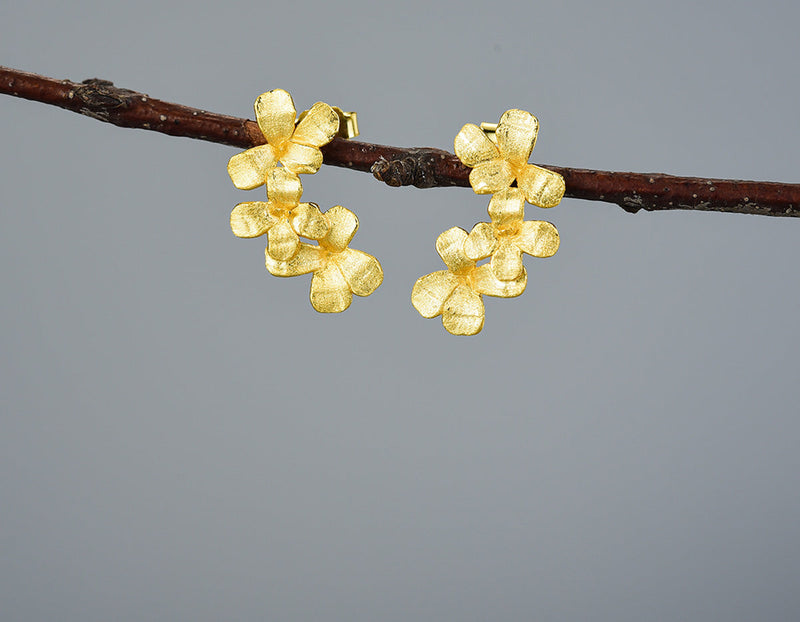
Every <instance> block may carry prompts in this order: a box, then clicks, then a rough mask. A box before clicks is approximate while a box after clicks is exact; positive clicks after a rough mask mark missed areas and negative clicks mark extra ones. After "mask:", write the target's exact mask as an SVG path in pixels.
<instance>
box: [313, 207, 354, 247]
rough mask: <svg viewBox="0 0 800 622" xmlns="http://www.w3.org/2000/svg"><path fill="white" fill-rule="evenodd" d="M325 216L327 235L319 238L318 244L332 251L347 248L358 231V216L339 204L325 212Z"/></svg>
mask: <svg viewBox="0 0 800 622" xmlns="http://www.w3.org/2000/svg"><path fill="white" fill-rule="evenodd" d="M325 217H326V218H327V219H328V224H329V225H330V229H329V230H328V235H326V236H325V237H324V238H322V240H320V244H321V245H322V246H324V247H325V248H328V249H330V250H332V251H336V252H340V251H342V250H344V249H345V248H347V245H348V244H350V240H352V239H353V236H354V235H355V234H356V231H358V218H357V217H356V215H355V214H354V213H353V212H351V211H350V210H349V209H347V208H346V207H342V206H341V205H334V206H333V207H332V208H330V209H329V210H328V211H327V212H325Z"/></svg>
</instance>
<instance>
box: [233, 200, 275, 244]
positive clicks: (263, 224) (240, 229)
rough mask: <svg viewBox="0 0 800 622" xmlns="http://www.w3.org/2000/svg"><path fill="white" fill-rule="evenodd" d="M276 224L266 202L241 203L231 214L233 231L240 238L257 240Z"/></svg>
mask: <svg viewBox="0 0 800 622" xmlns="http://www.w3.org/2000/svg"><path fill="white" fill-rule="evenodd" d="M274 224H275V219H274V218H273V217H272V216H270V214H269V212H268V211H267V203H265V202H264V201H250V202H248V203H239V205H237V206H236V207H234V208H233V211H232V212H231V230H232V231H233V234H234V235H235V236H238V237H240V238H257V237H258V236H260V235H264V234H265V233H266V232H267V230H269V228H270V227H271V226H272V225H274Z"/></svg>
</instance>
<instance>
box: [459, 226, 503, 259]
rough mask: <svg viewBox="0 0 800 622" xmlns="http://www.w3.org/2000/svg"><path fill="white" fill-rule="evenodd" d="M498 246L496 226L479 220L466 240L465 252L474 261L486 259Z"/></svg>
mask: <svg viewBox="0 0 800 622" xmlns="http://www.w3.org/2000/svg"><path fill="white" fill-rule="evenodd" d="M496 247H497V237H495V234H494V227H493V226H492V225H491V224H489V223H488V222H479V223H478V224H477V225H475V226H474V227H472V231H470V232H469V235H468V236H467V239H466V240H465V241H464V254H465V255H466V256H467V257H468V258H469V259H472V260H473V261H477V260H479V259H486V258H487V257H488V256H489V255H491V254H492V252H493V251H494V249H495V248H496Z"/></svg>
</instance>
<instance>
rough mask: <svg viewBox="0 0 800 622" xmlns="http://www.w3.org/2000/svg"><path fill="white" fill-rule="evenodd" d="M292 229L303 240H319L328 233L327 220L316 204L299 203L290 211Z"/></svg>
mask: <svg viewBox="0 0 800 622" xmlns="http://www.w3.org/2000/svg"><path fill="white" fill-rule="evenodd" d="M292 229H294V230H295V231H296V232H297V235H302V236H303V237H304V238H310V239H312V240H319V239H320V238H324V237H325V235H326V234H327V233H328V229H329V227H328V220H327V219H326V218H325V216H323V214H322V212H320V211H319V206H318V205H317V204H316V203H300V204H299V205H298V206H297V207H295V208H294V209H293V210H292Z"/></svg>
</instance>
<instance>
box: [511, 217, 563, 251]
mask: <svg viewBox="0 0 800 622" xmlns="http://www.w3.org/2000/svg"><path fill="white" fill-rule="evenodd" d="M514 244H516V245H517V246H518V247H519V249H520V250H521V251H522V252H523V253H528V255H533V256H534V257H552V256H553V255H555V254H556V251H557V250H558V244H559V237H558V230H557V229H556V228H555V226H554V225H552V224H550V223H549V222H545V221H544V220H526V221H525V222H523V223H522V225H521V226H520V229H519V235H517V237H516V238H514Z"/></svg>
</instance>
